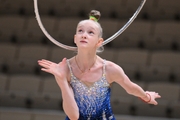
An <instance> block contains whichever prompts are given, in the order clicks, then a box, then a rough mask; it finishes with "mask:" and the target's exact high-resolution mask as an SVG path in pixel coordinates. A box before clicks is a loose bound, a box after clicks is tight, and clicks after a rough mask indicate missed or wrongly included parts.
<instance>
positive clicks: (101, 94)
mask: <svg viewBox="0 0 180 120" xmlns="http://www.w3.org/2000/svg"><path fill="white" fill-rule="evenodd" d="M67 64H68V66H69V69H70V74H71V81H70V84H71V86H72V89H73V91H74V97H75V100H76V103H77V105H78V108H79V113H80V116H79V120H115V118H114V115H113V113H112V109H111V105H110V93H111V91H110V84H109V83H108V81H107V80H106V77H105V60H104V62H103V75H102V77H101V79H100V80H98V81H97V82H95V83H94V84H93V85H92V86H91V87H87V86H86V85H85V84H83V83H82V82H80V81H79V80H78V79H77V78H76V77H75V76H74V74H73V72H72V68H71V66H70V64H69V60H67ZM66 120H69V118H68V117H66Z"/></svg>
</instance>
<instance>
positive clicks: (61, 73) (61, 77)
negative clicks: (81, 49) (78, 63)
mask: <svg viewBox="0 0 180 120" xmlns="http://www.w3.org/2000/svg"><path fill="white" fill-rule="evenodd" d="M38 63H39V65H40V66H42V67H43V68H42V69H41V70H43V71H45V72H48V73H51V74H53V75H54V77H55V79H56V82H57V84H58V85H59V87H60V89H61V92H62V98H63V109H64V111H65V113H66V115H67V116H68V117H69V119H71V120H77V119H78V118H79V109H78V106H77V104H76V101H75V99H74V93H73V90H72V88H71V86H70V85H69V83H68V80H67V74H68V67H67V63H66V59H65V58H64V59H63V60H62V62H60V63H59V64H56V63H54V62H51V61H48V60H39V61H38Z"/></svg>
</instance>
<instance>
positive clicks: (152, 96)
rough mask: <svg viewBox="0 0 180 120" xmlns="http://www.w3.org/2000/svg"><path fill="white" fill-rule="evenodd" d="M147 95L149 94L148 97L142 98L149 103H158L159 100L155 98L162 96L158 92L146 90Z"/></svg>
mask: <svg viewBox="0 0 180 120" xmlns="http://www.w3.org/2000/svg"><path fill="white" fill-rule="evenodd" d="M146 95H147V99H146V100H145V99H143V98H142V100H143V101H145V102H147V103H149V104H154V105H157V104H158V102H157V101H156V100H155V99H156V98H161V96H160V95H159V94H158V93H156V92H151V91H146Z"/></svg>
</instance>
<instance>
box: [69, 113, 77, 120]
mask: <svg viewBox="0 0 180 120" xmlns="http://www.w3.org/2000/svg"><path fill="white" fill-rule="evenodd" d="M68 118H69V119H70V120H78V119H79V112H78V113H74V114H71V115H68Z"/></svg>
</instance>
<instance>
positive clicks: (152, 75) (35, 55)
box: [0, 44, 180, 82]
mask: <svg viewBox="0 0 180 120" xmlns="http://www.w3.org/2000/svg"><path fill="white" fill-rule="evenodd" d="M37 51H38V52H37ZM74 55H76V52H75V51H74V52H73V51H68V50H64V49H62V48H58V47H52V46H51V47H50V46H42V45H34V44H31V45H30V44H26V45H22V46H21V45H14V44H0V56H1V58H0V68H1V69H0V72H3V73H8V74H22V73H27V74H43V75H46V73H43V72H41V70H40V67H39V66H38V63H37V61H38V60H40V59H48V60H51V61H53V62H56V63H58V62H60V61H61V60H62V59H63V58H64V57H66V58H71V57H73V56H74ZM98 55H99V56H101V57H102V58H104V59H107V60H110V61H113V62H115V63H116V64H118V65H119V66H121V67H122V68H123V69H124V71H125V73H126V74H127V75H128V76H129V77H130V78H131V79H136V80H143V81H149V82H150V81H156V80H157V81H161V80H162V81H172V82H173V81H174V82H175V81H176V82H178V81H179V82H180V74H179V69H180V63H179V61H180V53H179V52H173V51H153V52H151V51H148V50H142V49H108V48H105V51H104V52H102V53H98Z"/></svg>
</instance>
